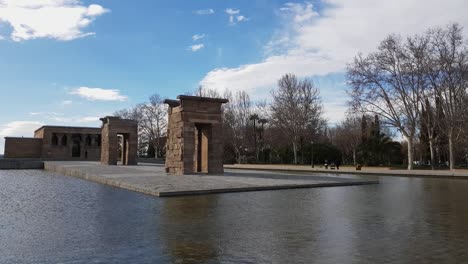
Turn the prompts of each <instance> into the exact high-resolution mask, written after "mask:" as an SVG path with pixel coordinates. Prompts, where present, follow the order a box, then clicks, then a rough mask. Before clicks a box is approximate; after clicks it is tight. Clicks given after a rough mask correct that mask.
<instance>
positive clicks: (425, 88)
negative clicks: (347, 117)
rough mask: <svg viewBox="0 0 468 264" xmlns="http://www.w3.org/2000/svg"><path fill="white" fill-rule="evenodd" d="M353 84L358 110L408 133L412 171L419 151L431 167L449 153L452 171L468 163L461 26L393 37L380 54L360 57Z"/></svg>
mask: <svg viewBox="0 0 468 264" xmlns="http://www.w3.org/2000/svg"><path fill="white" fill-rule="evenodd" d="M347 80H348V83H349V85H350V86H351V87H352V88H351V89H350V91H349V94H350V96H351V105H352V107H353V110H354V111H359V112H364V113H369V114H375V115H378V116H379V117H381V119H382V121H383V123H384V124H386V125H387V126H390V127H393V128H396V129H397V130H398V131H399V132H400V133H401V134H402V135H403V137H404V138H405V140H406V142H407V144H406V148H407V164H408V169H412V168H413V164H414V163H416V162H415V160H416V159H415V158H416V156H415V154H416V153H417V151H419V152H421V156H420V157H419V158H420V159H421V161H427V162H428V163H430V164H431V166H434V165H435V164H437V163H439V162H442V161H443V153H444V152H445V151H447V152H448V161H447V163H448V165H449V167H450V169H453V168H454V166H455V164H456V163H457V162H459V163H460V162H462V161H463V160H465V161H466V158H467V156H466V153H467V149H466V148H467V145H466V140H467V139H466V131H467V130H466V126H467V123H468V122H467V121H468V116H467V109H466V107H467V105H468V104H467V103H468V96H467V88H468V85H467V84H468V45H467V42H466V40H465V39H464V38H463V35H462V28H461V27H460V26H459V25H458V24H451V25H449V26H447V27H445V28H433V29H430V30H428V31H426V32H425V33H423V34H420V35H414V36H410V37H408V38H406V39H402V38H401V37H399V36H396V35H390V36H388V37H387V38H386V39H384V40H383V41H382V42H381V43H380V45H379V47H378V49H377V51H376V52H372V53H370V54H368V55H366V56H365V55H363V54H359V55H358V56H356V58H355V59H354V61H353V62H352V63H351V64H349V65H348V70H347ZM418 145H419V150H416V148H415V147H416V146H418ZM425 145H426V146H428V153H427V154H426V153H424V152H423V151H424V146H425Z"/></svg>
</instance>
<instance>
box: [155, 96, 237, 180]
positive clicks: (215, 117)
mask: <svg viewBox="0 0 468 264" xmlns="http://www.w3.org/2000/svg"><path fill="white" fill-rule="evenodd" d="M177 99H178V100H165V101H164V103H166V104H168V105H169V111H168V112H169V119H168V120H169V123H168V129H167V148H166V172H168V173H171V174H176V175H183V174H192V173H223V172H224V169H223V153H224V150H223V127H222V126H223V119H222V114H221V105H222V104H224V103H227V102H228V100H227V99H218V98H209V97H199V96H187V95H179V96H177Z"/></svg>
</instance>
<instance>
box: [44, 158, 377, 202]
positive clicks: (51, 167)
mask: <svg viewBox="0 0 468 264" xmlns="http://www.w3.org/2000/svg"><path fill="white" fill-rule="evenodd" d="M44 170H46V171H50V172H55V173H59V174H62V175H65V176H71V177H76V178H80V179H84V180H89V181H93V182H96V183H101V184H105V185H109V186H113V187H118V188H122V189H126V190H130V191H134V192H139V193H143V194H147V195H152V196H157V197H174V196H188V195H205V194H219V193H232V192H251V191H270V190H284V189H303V188H319V187H340V186H356V185H371V184H379V181H378V180H365V181H351V182H332V183H314V184H300V185H295V184H286V185H277V186H252V187H238V188H236V187H234V188H218V189H206V190H190V191H168V192H158V191H154V190H151V189H147V188H138V187H136V186H135V185H132V184H127V183H125V182H121V181H116V180H111V179H108V178H105V177H102V176H99V175H95V174H91V173H86V172H84V171H82V170H79V169H74V168H67V167H63V166H60V165H56V164H53V163H49V162H45V163H44ZM175 177H177V176H175Z"/></svg>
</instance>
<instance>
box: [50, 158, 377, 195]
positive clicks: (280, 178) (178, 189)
mask: <svg viewBox="0 0 468 264" xmlns="http://www.w3.org/2000/svg"><path fill="white" fill-rule="evenodd" d="M44 167H45V170H48V171H52V172H58V173H61V174H64V175H67V176H74V177H78V178H82V179H87V180H91V181H94V182H99V183H102V184H107V185H111V186H115V187H120V188H124V189H128V190H132V191H137V192H141V193H145V194H150V195H155V196H178V195H195V194H209V193H224V192H241V191H260V190H275V189H294V188H314V187H333V186H350V185H364V184H376V183H378V181H373V180H365V179H359V180H357V179H352V178H347V177H345V176H336V177H334V176H329V175H314V176H311V175H298V174H293V173H282V172H266V171H254V170H232V169H228V170H226V171H225V173H224V174H193V175H180V176H175V175H169V174H167V173H165V170H164V165H162V164H140V165H138V166H103V165H100V164H99V163H98V162H61V161H55V162H45V166H44Z"/></svg>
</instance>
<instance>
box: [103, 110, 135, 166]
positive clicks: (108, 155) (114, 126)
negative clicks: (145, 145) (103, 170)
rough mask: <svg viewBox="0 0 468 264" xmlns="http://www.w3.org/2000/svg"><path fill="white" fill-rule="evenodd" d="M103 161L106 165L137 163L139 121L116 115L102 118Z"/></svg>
mask: <svg viewBox="0 0 468 264" xmlns="http://www.w3.org/2000/svg"><path fill="white" fill-rule="evenodd" d="M101 121H102V129H101V135H102V138H101V141H102V144H101V163H102V164H105V165H117V164H118V162H119V161H120V162H119V164H122V165H136V164H137V148H138V123H137V122H136V121H134V120H130V119H121V118H119V117H114V116H106V117H104V118H101Z"/></svg>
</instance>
